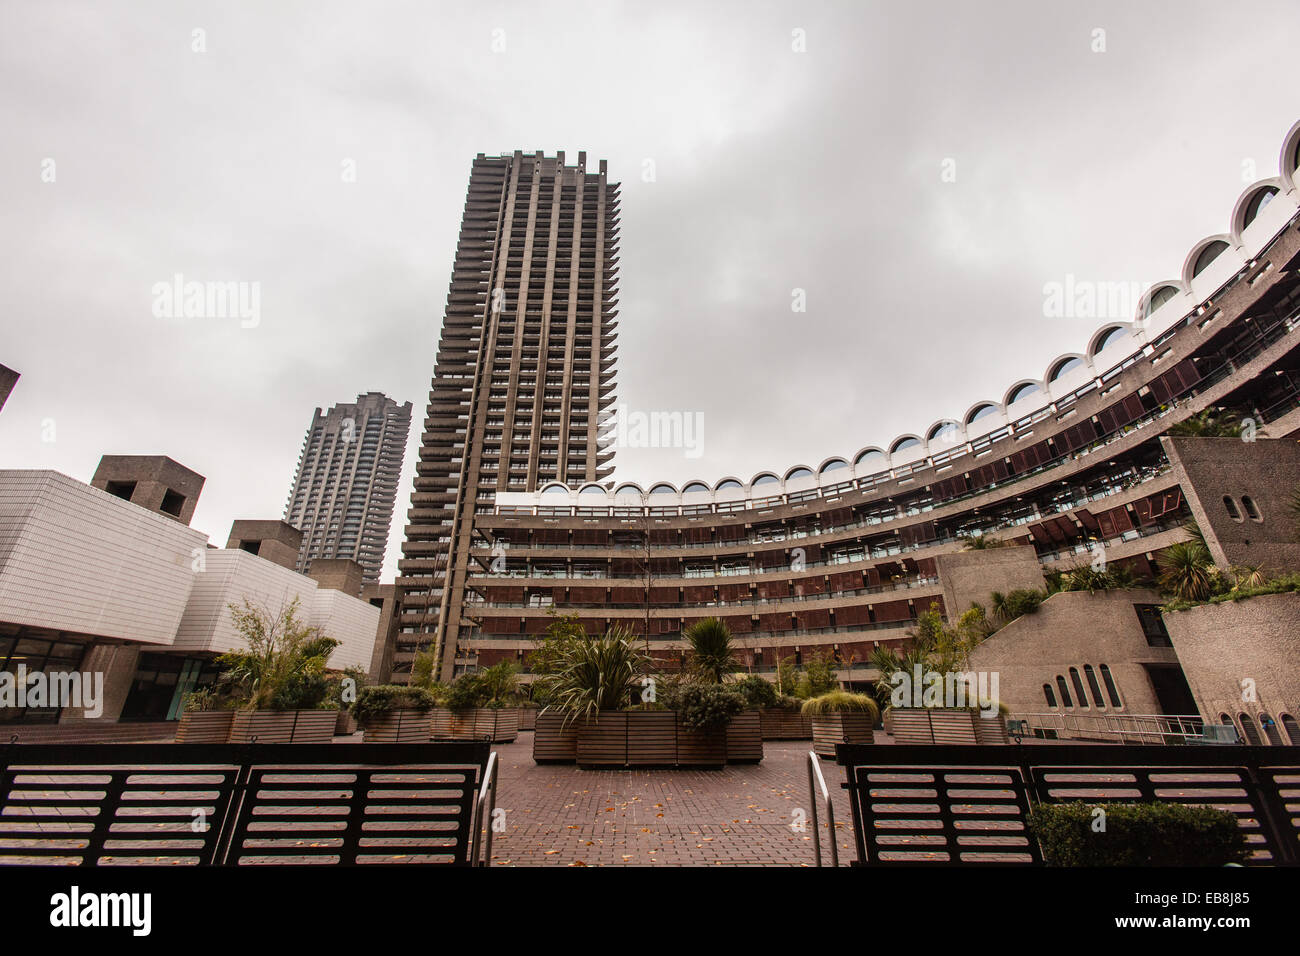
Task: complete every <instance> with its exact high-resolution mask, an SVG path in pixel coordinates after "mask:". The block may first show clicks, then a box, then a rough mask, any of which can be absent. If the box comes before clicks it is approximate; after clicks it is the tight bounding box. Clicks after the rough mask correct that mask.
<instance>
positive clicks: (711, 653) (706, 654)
mask: <svg viewBox="0 0 1300 956" xmlns="http://www.w3.org/2000/svg"><path fill="white" fill-rule="evenodd" d="M686 640H687V642H689V643H690V645H691V670H692V671H693V673H694V674H695V677H696V678H697V679H698V680H699V681H701V682H702V683H706V684H721V683H722V682H723V681H724V680H726V678H727V675H728V674H730V673H732V672H733V671H735V670H738V669H739V666H740V665H739V664H738V662H737V661H736V651H735V648H734V647H733V646H732V644H731V631H730V630H728V628H727V625H725V624H723V623H722V622H721V621H719V620H718V619H717V618H716V617H706V618H705V619H704V620H702V621H697V622H696V623H695V624H692V625H691V626H690V627H689V628H687V630H686Z"/></svg>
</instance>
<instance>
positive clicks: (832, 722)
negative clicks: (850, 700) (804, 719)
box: [811, 713, 876, 757]
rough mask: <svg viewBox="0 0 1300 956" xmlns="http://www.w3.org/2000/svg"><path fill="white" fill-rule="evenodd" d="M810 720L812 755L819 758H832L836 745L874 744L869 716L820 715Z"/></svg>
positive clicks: (874, 735) (874, 733)
mask: <svg viewBox="0 0 1300 956" xmlns="http://www.w3.org/2000/svg"><path fill="white" fill-rule="evenodd" d="M811 720H812V739H813V753H815V754H816V755H817V756H819V757H834V756H835V745H836V744H874V743H875V742H876V732H875V729H874V727H873V723H874V722H873V721H872V719H871V715H870V714H860V713H851V714H822V715H821V716H819V717H813V718H811Z"/></svg>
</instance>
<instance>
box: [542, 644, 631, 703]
mask: <svg viewBox="0 0 1300 956" xmlns="http://www.w3.org/2000/svg"><path fill="white" fill-rule="evenodd" d="M633 640H634V638H633V636H632V634H631V633H630V632H629V631H627V630H625V629H623V628H614V629H612V630H610V631H609V632H608V633H606V634H605V636H604V637H593V638H588V639H587V640H583V641H573V642H571V643H569V644H567V645H566V646H565V647H564V648H563V649H562V651H561V656H560V658H559V660H558V661H556V666H555V670H554V671H553V672H552V673H550V674H546V675H544V676H543V677H542V678H540V680H539V681H538V683H539V684H541V685H542V690H543V693H544V694H545V696H546V698H547V699H548V700H549V701H550V703H548V704H547V706H546V709H547V710H551V709H552V708H554V709H555V710H559V711H563V712H564V713H565V714H566V715H567V716H566V719H565V723H568V722H569V720H573V719H587V718H591V717H595V716H598V715H599V714H600V712H601V711H602V710H621V709H623V708H625V707H626V706H627V705H628V703H629V702H630V700H631V694H632V689H633V687H635V686H636V685H637V684H639V683H640V680H641V677H640V672H641V668H642V666H643V664H645V663H646V659H645V657H644V656H643V655H642V654H641V653H640V652H639V651H638V650H637V649H636V647H635V645H634V644H633V643H632V642H633Z"/></svg>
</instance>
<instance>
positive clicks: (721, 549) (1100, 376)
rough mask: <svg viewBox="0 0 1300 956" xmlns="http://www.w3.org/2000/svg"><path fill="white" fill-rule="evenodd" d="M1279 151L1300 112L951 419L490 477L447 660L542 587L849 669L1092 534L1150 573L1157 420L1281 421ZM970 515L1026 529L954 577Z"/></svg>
mask: <svg viewBox="0 0 1300 956" xmlns="http://www.w3.org/2000/svg"><path fill="white" fill-rule="evenodd" d="M1298 163H1300V123H1297V124H1296V126H1294V127H1293V128H1292V129H1291V130H1290V132H1289V133H1288V134H1287V136H1286V138H1285V142H1284V145H1283V150H1282V156H1281V164H1280V169H1281V172H1280V174H1279V175H1278V176H1276V177H1273V178H1270V179H1266V180H1262V181H1260V182H1258V183H1255V184H1253V185H1252V186H1250V187H1249V188H1248V189H1246V191H1245V192H1243V193H1242V195H1241V198H1240V199H1239V200H1238V202H1237V203H1236V206H1235V207H1234V209H1233V210H1231V215H1230V218H1229V221H1228V223H1227V224H1226V231H1225V232H1223V233H1221V234H1218V235H1214V236H1208V237H1206V238H1204V239H1202V240H1201V241H1199V242H1197V243H1196V244H1195V245H1193V246H1192V248H1191V250H1190V252H1189V253H1188V254H1187V256H1186V258H1185V260H1183V265H1182V269H1181V271H1180V272H1179V273H1178V274H1177V275H1175V276H1171V277H1170V278H1169V279H1168V280H1166V281H1163V282H1159V283H1156V284H1155V285H1153V286H1152V287H1151V288H1150V289H1148V290H1147V291H1146V292H1145V293H1144V294H1143V295H1142V296H1141V298H1140V300H1139V303H1138V308H1137V312H1136V313H1135V314H1134V316H1133V319H1132V321H1131V322H1126V323H1114V322H1112V323H1110V324H1107V325H1104V326H1102V327H1101V328H1098V329H1097V331H1096V333H1095V334H1094V335H1092V336H1091V337H1090V338H1089V339H1088V340H1087V341H1086V342H1080V343H1079V351H1078V352H1074V353H1068V354H1065V355H1061V356H1058V357H1057V358H1055V359H1053V360H1052V361H1051V362H1049V363H1048V364H1047V366H1046V368H1045V369H1044V370H1043V371H1042V373H1041V376H1039V377H1027V378H1021V379H1018V380H1016V381H1015V382H1014V383H1013V384H1011V385H1010V386H1009V387H1008V388H1007V389H1006V391H1005V392H1004V393H1003V394H1001V395H997V396H988V397H985V398H980V399H979V400H977V401H972V402H970V403H968V404H967V405H966V406H965V407H964V408H954V409H953V410H952V417H951V418H949V419H943V420H940V421H937V422H933V423H929V424H926V423H922V422H918V423H917V426H918V430H917V431H916V432H914V433H912V434H905V435H900V436H897V437H894V438H893V439H891V440H888V441H883V442H879V443H876V444H867V445H858V446H855V445H853V443H852V439H851V438H847V437H846V445H847V446H848V447H844V448H841V449H838V450H835V449H828V451H829V452H835V453H832V454H829V455H828V457H826V458H825V459H823V460H822V461H820V462H807V463H801V464H795V465H788V464H786V465H783V466H782V467H773V468H772V469H770V470H767V471H763V472H760V473H759V474H757V475H754V476H753V477H751V478H749V479H744V478H741V477H723V478H716V477H715V478H704V477H701V478H700V479H698V480H692V481H689V482H686V483H685V484H683V485H681V486H680V487H678V486H676V485H673V484H670V483H668V482H652V483H649V484H646V485H638V484H631V483H623V484H617V483H614V482H609V483H607V484H602V483H597V482H594V481H590V480H588V481H579V482H573V481H570V482H568V483H559V482H553V483H546V484H542V485H541V486H540V487H539V488H537V490H535V491H528V492H519V491H509V490H505V491H498V492H497V494H496V496H495V500H494V501H493V502H492V504H491V506H490V507H483V508H480V509H479V512H480V513H478V514H475V515H474V517H473V526H472V540H471V542H470V559H471V565H470V570H469V573H468V575H467V577H466V580H465V589H464V593H463V602H464V606H463V607H462V608H461V609H460V615H459V628H458V632H457V633H456V634H455V635H454V646H455V655H454V658H455V659H454V661H452V660H451V659H450V658H451V656H452V655H451V653H450V649H451V645H452V639H453V635H448V636H447V642H448V652H447V656H446V657H445V658H444V673H445V674H450V673H452V672H453V671H454V672H456V673H459V672H460V671H462V670H464V669H466V668H472V667H474V666H485V665H488V664H492V663H495V662H497V661H499V660H503V659H511V660H519V661H521V662H523V661H524V659H525V657H526V655H527V653H528V652H529V651H530V650H531V649H532V648H533V646H534V645H533V642H534V640H535V639H536V637H537V636H538V635H540V634H541V633H542V632H543V631H544V630H545V628H546V626H547V625H548V624H549V623H550V622H551V620H552V619H553V618H552V616H551V614H550V613H549V612H551V611H552V609H556V610H558V611H561V612H563V613H573V614H577V615H579V616H580V617H581V618H582V619H583V621H584V622H586V625H587V628H588V630H589V632H591V633H600V632H603V631H604V630H605V629H606V628H607V627H609V626H611V625H615V624H622V625H625V626H627V627H628V628H630V629H631V630H632V631H633V632H635V633H637V634H638V635H644V636H645V637H646V638H647V640H648V642H649V645H650V647H651V651H652V653H653V654H654V656H656V657H659V658H662V659H664V660H665V661H667V662H671V661H673V660H674V659H676V658H678V657H679V655H680V652H681V650H682V647H683V642H682V638H681V633H682V630H683V629H684V628H685V627H689V626H690V624H691V623H692V622H693V621H695V620H698V619H700V618H703V617H708V616H717V617H720V618H722V619H723V620H724V621H726V623H727V624H728V625H729V626H730V628H731V630H732V632H733V634H734V636H735V637H736V639H737V644H738V645H739V646H740V648H741V653H742V660H743V663H744V664H745V665H746V666H747V667H749V668H751V669H753V670H754V671H757V672H760V673H761V672H765V671H766V672H770V671H772V670H773V669H774V668H775V666H776V662H777V660H778V659H779V658H783V657H790V656H793V657H796V659H803V658H806V657H807V655H808V654H809V653H810V652H812V651H818V650H826V651H830V652H832V653H834V654H835V655H836V657H837V659H838V660H839V661H840V663H841V667H842V671H841V676H842V678H843V679H845V680H848V681H850V682H851V681H853V680H854V679H855V673H854V672H855V666H854V665H857V666H858V667H862V664H863V662H864V661H865V660H866V659H867V658H868V657H869V655H870V653H871V651H872V649H873V648H875V647H877V646H879V645H883V644H888V643H893V642H898V641H901V640H903V639H904V637H905V632H906V630H907V629H908V627H909V626H910V625H911V624H912V622H913V621H914V620H915V618H916V616H917V614H918V613H920V612H922V611H924V610H926V609H927V608H929V607H930V606H931V605H932V604H937V605H938V606H939V607H940V608H942V609H944V610H945V612H951V611H960V610H963V609H965V608H966V607H967V606H969V603H970V601H971V600H974V599H983V598H986V596H987V593H988V591H989V590H990V589H998V590H1004V589H1009V588H1011V587H1016V586H1041V571H1042V569H1043V568H1049V567H1062V568H1065V567H1070V566H1073V565H1075V564H1079V563H1087V562H1089V561H1091V560H1092V559H1093V557H1094V556H1095V555H1096V554H1097V553H1098V552H1099V550H1100V551H1102V552H1103V553H1104V554H1105V557H1106V559H1107V560H1108V561H1109V562H1112V563H1115V564H1120V565H1125V566H1129V567H1131V568H1132V570H1134V571H1135V572H1137V573H1138V574H1139V575H1141V576H1148V575H1150V574H1151V573H1152V572H1153V569H1154V564H1153V562H1154V558H1155V555H1156V553H1157V552H1158V551H1159V550H1160V549H1161V548H1163V547H1165V546H1166V545H1168V544H1169V543H1171V542H1173V541H1175V540H1177V539H1178V538H1179V537H1180V531H1179V527H1180V525H1181V524H1182V523H1183V522H1184V521H1185V520H1186V519H1187V518H1188V517H1189V516H1190V513H1191V512H1190V511H1189V506H1188V502H1187V497H1188V496H1187V493H1186V491H1185V489H1184V488H1183V487H1182V486H1181V485H1180V483H1179V476H1178V474H1177V469H1176V468H1175V467H1174V466H1173V464H1172V463H1171V461H1170V459H1169V456H1168V455H1167V453H1166V449H1165V448H1164V447H1163V446H1162V443H1161V441H1160V438H1161V436H1162V435H1163V434H1164V433H1166V432H1167V430H1168V429H1169V427H1170V426H1171V425H1173V424H1174V423H1176V422H1179V421H1182V420H1183V419H1185V418H1187V417H1188V416H1191V415H1194V414H1196V413H1197V412H1199V411H1201V410H1203V409H1205V408H1208V407H1213V406H1230V407H1232V408H1234V409H1238V410H1239V411H1240V412H1241V413H1242V414H1243V415H1246V416H1249V417H1250V418H1252V419H1253V420H1254V422H1255V423H1256V424H1257V426H1258V428H1259V429H1260V430H1262V432H1263V434H1265V435H1266V436H1267V438H1268V439H1279V438H1286V437H1289V436H1295V435H1296V434H1297V433H1298V432H1300V274H1298V273H1297V268H1298V267H1300V226H1298V225H1297V224H1298V222H1300V192H1298V190H1297V178H1298V174H1297V164H1298ZM862 437H866V436H862ZM774 464H776V463H774ZM979 535H991V536H994V537H995V538H999V539H1004V540H1008V541H1011V542H1015V543H1018V544H1021V545H1028V546H1029V547H1018V548H1008V549H1006V550H1005V552H990V551H981V552H979V561H978V562H977V563H978V564H979V568H980V571H979V573H978V574H974V575H972V573H971V567H972V566H973V565H974V564H975V563H976V562H973V561H972V559H973V558H974V557H975V555H973V554H971V553H968V552H966V551H965V541H966V538H967V537H969V536H979ZM1031 549H1032V550H1031ZM452 599H453V600H454V599H455V597H453V598H452ZM408 626H410V627H416V626H418V625H415V624H408ZM647 630H648V634H647V633H646V632H647ZM453 664H454V668H453V667H452V666H449V665H453ZM862 673H863V676H864V677H865V671H863V672H862Z"/></svg>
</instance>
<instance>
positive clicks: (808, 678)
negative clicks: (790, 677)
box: [795, 651, 839, 700]
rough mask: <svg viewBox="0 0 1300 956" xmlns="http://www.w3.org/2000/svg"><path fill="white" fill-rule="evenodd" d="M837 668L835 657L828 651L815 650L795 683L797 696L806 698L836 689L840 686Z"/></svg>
mask: <svg viewBox="0 0 1300 956" xmlns="http://www.w3.org/2000/svg"><path fill="white" fill-rule="evenodd" d="M835 670H836V669H835V659H834V658H833V657H832V656H831V655H830V654H829V653H828V652H826V651H813V652H812V653H811V654H809V655H808V660H807V662H806V663H805V664H804V666H803V672H802V673H801V674H800V676H799V682H798V683H797V684H796V685H795V696H796V697H799V698H800V699H804V700H806V699H807V698H809V697H816V696H818V695H819V694H824V693H826V692H827V691H831V690H834V689H835V688H836V687H838V686H839V679H838V678H837V676H836V673H835Z"/></svg>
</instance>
